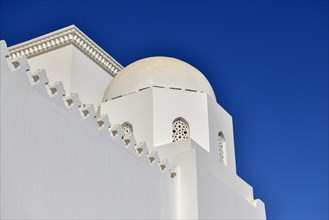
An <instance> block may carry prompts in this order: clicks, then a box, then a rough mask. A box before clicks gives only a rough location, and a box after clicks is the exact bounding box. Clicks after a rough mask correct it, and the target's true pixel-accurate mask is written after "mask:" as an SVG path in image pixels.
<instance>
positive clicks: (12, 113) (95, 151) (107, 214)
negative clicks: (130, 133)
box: [1, 42, 176, 219]
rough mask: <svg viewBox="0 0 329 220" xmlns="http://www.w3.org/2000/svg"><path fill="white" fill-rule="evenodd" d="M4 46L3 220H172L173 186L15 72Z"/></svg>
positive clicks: (155, 169) (91, 123)
mask: <svg viewBox="0 0 329 220" xmlns="http://www.w3.org/2000/svg"><path fill="white" fill-rule="evenodd" d="M1 46H2V51H1V219H60V218H65V219H71V218H75V219H102V218H103V219H108V218H114V219H118V218H120V219H127V218H141V219H145V218H150V219H154V218H173V217H175V212H174V211H173V210H175V201H176V198H175V196H176V193H175V181H170V177H169V176H168V175H165V174H164V173H162V172H161V171H160V170H159V167H158V166H157V164H155V165H154V166H153V165H152V166H150V165H149V163H148V162H147V161H146V160H142V159H141V158H140V157H138V156H137V155H136V153H135V152H134V151H127V150H126V149H125V148H124V146H123V145H120V144H117V143H115V142H114V141H113V140H112V139H111V138H110V137H105V136H103V135H102V133H101V132H99V131H98V129H97V126H96V123H95V121H94V118H93V117H92V118H87V119H85V120H82V118H81V116H80V113H79V112H78V110H77V109H68V110H67V109H66V108H65V107H64V104H63V103H62V105H59V104H58V103H56V102H54V101H52V99H55V97H53V98H50V97H47V96H48V94H47V93H46V89H45V87H44V86H43V85H40V86H41V87H40V88H41V89H44V91H45V93H39V90H36V89H34V88H33V87H32V86H31V85H30V82H29V81H28V77H27V75H26V72H25V70H24V69H25V66H24V65H23V64H21V66H20V68H19V69H18V70H17V71H14V72H10V71H9V69H8V67H7V66H6V65H7V63H6V61H5V60H4V48H3V47H4V45H3V42H1ZM35 86H38V84H37V85H35ZM42 87H43V88H42ZM40 91H43V90H40ZM120 142H121V140H120ZM144 156H145V155H144Z"/></svg>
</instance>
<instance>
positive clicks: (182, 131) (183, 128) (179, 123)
mask: <svg viewBox="0 0 329 220" xmlns="http://www.w3.org/2000/svg"><path fill="white" fill-rule="evenodd" d="M172 126H173V130H172V138H173V142H176V141H179V140H182V139H187V138H189V137H190V128H189V125H188V123H187V122H186V121H185V120H184V119H183V118H176V119H175V120H174V121H173V123H172Z"/></svg>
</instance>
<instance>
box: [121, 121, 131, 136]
mask: <svg viewBox="0 0 329 220" xmlns="http://www.w3.org/2000/svg"><path fill="white" fill-rule="evenodd" d="M122 130H123V134H125V135H126V134H131V133H133V126H132V125H131V124H130V123H129V122H125V123H123V124H122Z"/></svg>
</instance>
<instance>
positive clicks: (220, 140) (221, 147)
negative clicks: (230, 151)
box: [218, 132, 226, 164]
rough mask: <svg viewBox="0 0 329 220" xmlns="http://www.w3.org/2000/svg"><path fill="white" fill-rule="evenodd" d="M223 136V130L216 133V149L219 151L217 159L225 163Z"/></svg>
mask: <svg viewBox="0 0 329 220" xmlns="http://www.w3.org/2000/svg"><path fill="white" fill-rule="evenodd" d="M225 147H226V146H225V138H224V134H223V132H219V133H218V151H219V161H220V162H222V163H223V164H226V163H225V160H226V158H225V150H226V149H225Z"/></svg>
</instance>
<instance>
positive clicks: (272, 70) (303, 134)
mask: <svg viewBox="0 0 329 220" xmlns="http://www.w3.org/2000/svg"><path fill="white" fill-rule="evenodd" d="M70 24H75V25H76V26H78V27H79V28H80V29H81V30H82V31H83V32H84V33H86V34H87V35H88V36H89V37H90V38H92V39H93V40H94V41H95V42H96V43H98V44H99V45H100V46H101V47H102V48H103V49H104V50H106V51H107V52H108V53H110V54H111V55H112V56H113V57H114V58H115V59H116V60H118V61H119V62H120V63H121V64H122V65H124V66H126V65H128V64H129V63H131V62H133V61H135V60H138V59H141V58H144V57H149V56H156V55H162V56H170V57H176V58H178V59H181V60H184V61H186V62H188V63H190V64H192V65H193V66H195V67H196V68H198V69H199V70H200V71H201V72H203V73H204V75H205V76H206V77H207V78H208V80H209V81H210V83H211V85H212V86H213V88H214V91H215V93H216V96H217V101H218V102H219V103H220V105H222V106H223V107H224V108H225V109H226V110H227V111H228V112H229V113H230V114H231V115H232V116H233V120H234V132H235V133H234V134H235V152H236V160H237V171H238V175H239V176H240V177H242V178H243V179H244V180H246V181H247V182H248V183H249V184H250V185H252V186H253V187H254V193H255V197H256V198H261V199H262V200H263V201H264V202H265V203H266V211H267V217H268V218H269V219H327V218H328V100H329V97H328V93H329V91H328V1H202V2H201V1H200V2H199V1H179V2H175V1H167V2H162V1H154V2H146V1H139V2H135V1H132V2H124V1H119V2H116V1H92V2H91V1H90V2H88V1H65V2H64V1H53V2H48V1H40V2H27V1H21V2H18V1H1V5H0V38H1V39H5V40H6V42H7V44H8V45H13V44H17V43H20V42H22V41H25V40H29V39H31V38H34V37H37V36H40V35H42V34H45V33H48V32H51V31H54V30H57V29H60V28H62V27H65V26H68V25H70Z"/></svg>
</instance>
